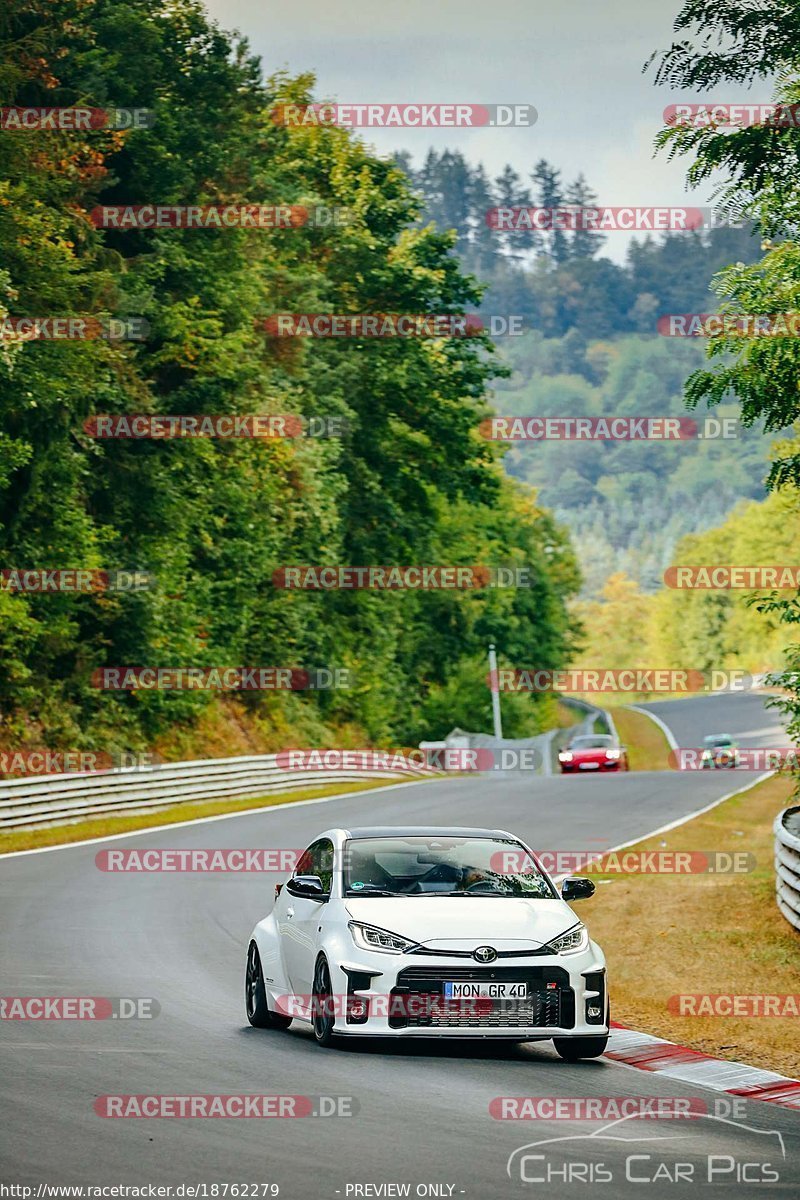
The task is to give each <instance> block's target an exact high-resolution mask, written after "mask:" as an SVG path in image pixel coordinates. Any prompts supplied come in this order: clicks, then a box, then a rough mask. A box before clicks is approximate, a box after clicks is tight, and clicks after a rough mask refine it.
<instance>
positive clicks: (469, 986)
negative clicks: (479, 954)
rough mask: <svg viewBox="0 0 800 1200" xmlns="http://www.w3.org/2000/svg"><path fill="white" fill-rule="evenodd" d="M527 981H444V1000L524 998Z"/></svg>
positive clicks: (526, 992) (526, 990)
mask: <svg viewBox="0 0 800 1200" xmlns="http://www.w3.org/2000/svg"><path fill="white" fill-rule="evenodd" d="M527 994H528V985H527V983H446V984H445V985H444V998H445V1000H482V999H486V998H488V999H490V1000H514V999H517V1000H519V999H523V1000H524V999H525V997H526V996H527Z"/></svg>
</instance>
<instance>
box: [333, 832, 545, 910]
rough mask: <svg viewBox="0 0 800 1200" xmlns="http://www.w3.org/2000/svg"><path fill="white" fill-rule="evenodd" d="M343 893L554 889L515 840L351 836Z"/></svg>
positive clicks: (537, 893) (537, 895) (539, 894)
mask: <svg viewBox="0 0 800 1200" xmlns="http://www.w3.org/2000/svg"><path fill="white" fill-rule="evenodd" d="M344 891H345V895H347V896H432V895H436V896H461V897H469V896H498V897H502V896H530V897H532V898H534V899H551V898H556V897H557V895H558V893H557V892H556V891H555V889H554V888H553V887H552V886H551V884H550V883H549V881H548V880H547V879H546V878H545V876H544V875H543V874H542V872H541V871H540V870H539V868H538V867H537V866H536V863H535V862H534V861H533V859H532V858H531V857H530V855H529V854H528V852H527V851H526V850H525V848H524V847H523V846H521V845H520V844H519V842H514V841H508V840H504V839H502V838H481V837H446V836H441V837H435V836H430V837H376V838H353V839H351V840H350V841H349V842H347V844H346V846H345V851H344Z"/></svg>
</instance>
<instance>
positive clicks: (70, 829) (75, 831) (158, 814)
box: [0, 779, 391, 855]
mask: <svg viewBox="0 0 800 1200" xmlns="http://www.w3.org/2000/svg"><path fill="white" fill-rule="evenodd" d="M387 783H391V780H386V779H371V780H365V781H364V783H349V784H348V783H344V784H343V783H338V784H334V783H331V784H328V785H327V786H326V787H318V788H303V789H297V790H295V791H292V792H276V793H274V794H273V795H270V796H260V797H256V798H250V799H242V800H216V801H215V800H207V801H201V802H198V803H196V804H193V803H188V804H170V805H169V806H168V807H166V808H159V809H157V810H155V809H145V810H143V811H140V812H138V813H130V814H120V813H108V814H107V815H105V816H100V817H89V818H88V819H87V820H85V821H77V822H76V823H75V824H73V825H51V826H49V827H48V828H46V829H18V830H10V831H9V832H8V833H0V855H2V854H9V853H10V852H11V851H13V850H38V849H40V848H41V847H43V846H62V845H64V846H66V845H68V844H69V843H70V842H82V841H84V840H85V839H87V838H102V837H110V836H111V835H112V834H115V833H133V832H136V831H137V830H140V829H142V830H144V829H158V827H159V825H171V824H173V823H174V822H177V821H181V822H183V821H196V820H197V819H198V818H199V817H215V816H219V815H220V814H222V813H235V812H247V811H248V810H249V809H253V808H265V807H268V806H269V807H271V806H272V805H278V804H289V803H290V802H292V801H296V800H319V799H322V798H323V797H325V796H337V795H341V794H342V793H345V792H365V791H370V790H372V789H373V788H377V787H386V784H387Z"/></svg>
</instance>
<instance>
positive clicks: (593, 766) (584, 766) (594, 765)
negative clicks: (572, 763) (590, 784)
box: [578, 763, 600, 771]
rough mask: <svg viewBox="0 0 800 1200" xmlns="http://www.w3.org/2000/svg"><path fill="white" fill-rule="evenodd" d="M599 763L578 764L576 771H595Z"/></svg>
mask: <svg viewBox="0 0 800 1200" xmlns="http://www.w3.org/2000/svg"><path fill="white" fill-rule="evenodd" d="M599 766H600V763H578V769H579V770H581V771H596V770H597V768H598V767H599Z"/></svg>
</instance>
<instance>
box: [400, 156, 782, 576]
mask: <svg viewBox="0 0 800 1200" xmlns="http://www.w3.org/2000/svg"><path fill="white" fill-rule="evenodd" d="M397 161H398V162H399V163H400V165H401V166H402V167H403V169H404V170H405V171H406V172H407V174H408V175H409V177H410V179H411V181H412V183H413V185H414V187H415V188H416V190H417V192H418V194H419V195H420V196H421V197H422V199H423V202H424V210H423V214H422V216H421V218H420V220H421V221H423V222H424V221H428V220H430V221H434V222H435V223H436V224H437V225H438V226H440V227H444V228H447V227H452V228H453V229H454V231H455V233H456V235H457V237H456V243H455V246H454V250H453V253H457V254H458V256H459V258H460V260H461V261H462V262H463V264H464V265H465V267H466V268H467V269H468V270H471V271H474V272H475V273H476V274H477V275H478V276H479V277H480V279H481V280H482V281H484V282H485V283H486V285H487V290H486V292H485V294H484V296H483V299H482V304H481V311H483V312H485V313H487V314H488V313H501V314H511V313H514V314H517V315H519V316H521V317H522V318H523V321H524V328H525V329H526V331H527V332H526V333H525V334H524V335H523V336H521V337H501V338H498V339H497V342H496V345H497V352H498V354H499V356H500V357H501V358H502V360H503V362H504V363H505V364H506V365H507V366H508V367H509V368H510V369H511V375H510V377H508V378H506V379H500V380H498V381H497V382H496V383H495V384H494V396H493V405H494V407H495V409H496V411H497V412H499V413H502V414H504V415H536V416H551V415H566V414H569V415H585V416H649V415H653V416H655V415H661V416H664V415H670V416H681V415H684V416H685V415H686V407H685V402H684V397H683V385H684V381H685V380H686V378H687V376H688V375H689V374H690V373H691V372H692V371H694V370H697V369H698V368H699V367H700V365H701V364H702V361H703V353H704V347H703V345H702V344H701V343H700V342H698V340H696V339H695V340H694V341H691V340H680V339H669V340H667V339H666V338H664V337H662V336H660V335H659V334H658V333H657V331H656V322H657V319H658V317H659V316H661V315H663V314H666V313H686V312H709V311H711V312H713V311H715V309H716V304H717V301H716V299H715V297H714V296H713V294H712V292H711V290H710V287H711V281H712V278H713V277H714V275H715V274H716V273H717V272H718V271H719V270H721V268H723V267H724V266H727V265H728V264H729V263H731V262H733V261H739V262H743V263H751V262H754V261H755V259H756V258H757V257H758V255H759V253H760V248H761V247H760V241H759V239H758V238H757V237H756V236H754V227H753V225H752V223H751V222H750V221H748V220H746V219H742V220H741V221H739V222H737V223H736V224H735V225H734V226H732V227H725V226H720V227H716V228H710V229H706V230H698V231H696V232H688V233H681V232H670V233H664V234H661V235H657V236H655V235H654V236H645V237H643V238H636V239H634V240H632V242H631V243H630V245H629V247H628V250H627V253H626V257H625V261H624V262H623V263H622V264H619V263H617V262H614V261H612V260H611V259H610V258H607V257H605V256H604V254H603V251H604V249H607V246H608V240H609V239H610V238H613V237H618V236H620V235H619V234H618V233H609V234H607V235H605V236H604V235H601V234H598V233H593V232H590V231H582V230H578V231H564V232H561V231H555V232H552V233H536V232H533V233H529V232H500V231H498V230H495V229H491V228H489V226H488V225H487V222H486V219H485V218H486V213H487V211H489V210H491V209H492V208H496V207H524V206H530V205H534V206H537V207H541V208H553V207H559V206H562V205H579V206H580V205H594V204H596V203H597V196H596V194H595V193H594V192H593V190H592V189H591V188H590V187H589V185H588V184H587V182H586V180H585V179H584V178H583V176H581V177H579V178H578V179H577V180H575V181H574V182H572V183H571V184H564V183H562V178H561V172H560V171H559V170H558V169H557V168H556V167H555V166H554V165H553V164H551V163H548V162H546V161H545V160H541V161H540V162H538V163H536V164H535V165H534V166H533V168H532V170H531V172H530V175H529V180H528V182H527V183H526V182H525V181H524V180H523V179H522V178H521V176H520V175H519V174H518V172H517V171H515V170H514V168H513V167H512V166H510V165H509V166H506V168H505V169H504V171H503V172H502V173H501V174H500V175H499V176H498V177H497V178H496V179H494V180H492V179H490V178H489V177H488V175H487V172H486V171H485V170H484V168H483V167H481V166H480V165H477V166H475V165H472V164H470V163H469V162H468V161H467V160H466V159H465V158H464V156H463V155H462V154H461V153H460V152H458V151H450V150H445V151H443V152H441V153H437V152H436V151H434V150H431V151H430V152H429V153H428V155H427V157H426V158H425V160H424V163H423V164H422V166H421V167H420V168H419V169H418V170H415V169H414V168H413V166H412V163H411V159H410V157H409V156H408V155H407V154H401V155H399V156H398V159H397ZM738 411H739V410H738V407H737V406H736V405H735V404H734V403H732V402H729V403H728V404H727V405H725V406H724V408H723V410H722V411H721V412H718V413H717V414H716V415H717V416H718V417H719V416H735V415H736V414H738ZM768 457H769V443H768V441H765V439H764V437H763V431H762V429H761V428H760V427H756V428H751V429H744V428H742V427H737V429H736V437H735V438H731V439H728V440H722V439H720V440H712V441H708V440H706V441H702V440H696V441H682V442H680V443H678V444H673V445H665V444H659V443H655V442H650V443H648V442H639V443H637V444H631V443H628V442H617V443H614V442H604V443H603V442H582V443H577V442H561V443H559V442H546V441H543V442H537V443H535V444H525V443H521V444H518V445H516V446H513V447H512V448H511V449H510V451H509V453H508V455H507V456H506V458H505V466H506V469H507V470H508V471H509V472H510V473H511V474H513V475H514V476H516V477H518V478H520V479H522V480H524V481H525V482H526V483H529V484H531V485H533V486H535V487H536V488H537V489H538V495H539V498H540V500H541V502H542V503H543V504H544V505H545V506H546V507H548V508H550V509H552V510H553V512H554V513H555V515H556V517H557V519H558V520H559V521H561V522H563V523H564V524H565V525H566V526H567V527H568V529H569V530H570V534H571V536H572V541H573V544H574V546H575V549H576V552H577V555H578V560H579V563H580V567H581V572H582V576H583V586H582V595H583V596H585V597H592V596H594V597H597V596H599V595H600V594H601V592H602V590H603V587H604V584H605V581H606V580H607V579H608V577H609V576H610V575H611V574H613V573H615V572H619V571H624V572H626V573H627V574H628V575H630V576H631V577H632V578H633V579H635V580H636V582H637V583H638V584H639V585H640V586H641V587H642V588H643V589H644V590H646V591H653V590H655V589H656V588H657V587H658V586H659V583H660V579H661V574H662V572H663V570H664V568H665V567H666V566H667V565H668V563H669V562H670V561H671V558H672V554H673V552H674V550H675V546H676V544H677V542H678V541H679V539H680V538H681V537H683V536H684V535H686V534H690V533H697V532H700V531H702V530H705V529H710V528H711V527H712V526H714V525H717V524H719V523H720V522H721V521H723V520H724V519H725V517H726V516H727V515H728V514H729V513H730V512H731V510H732V509H733V508H734V506H735V505H736V504H737V503H738V502H739V501H740V500H744V499H754V500H757V499H763V497H764V496H765V494H766V489H765V484H764V480H765V477H766V475H767V472H768Z"/></svg>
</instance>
